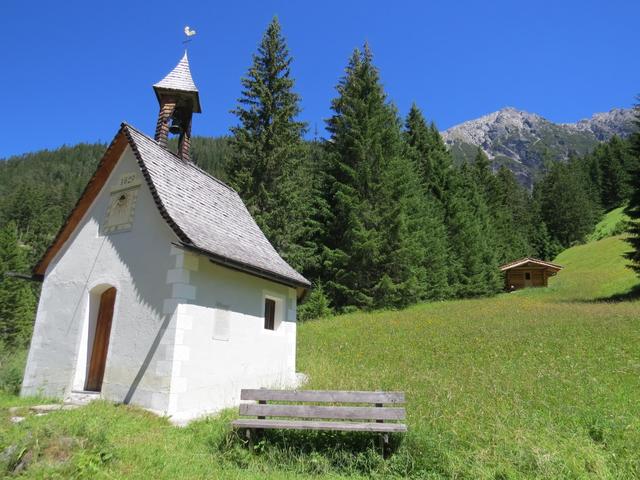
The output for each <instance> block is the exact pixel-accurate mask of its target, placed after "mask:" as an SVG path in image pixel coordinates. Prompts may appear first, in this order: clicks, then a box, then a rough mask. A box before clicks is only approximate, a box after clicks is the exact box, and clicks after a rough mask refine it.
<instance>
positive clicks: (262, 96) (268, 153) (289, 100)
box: [228, 18, 314, 270]
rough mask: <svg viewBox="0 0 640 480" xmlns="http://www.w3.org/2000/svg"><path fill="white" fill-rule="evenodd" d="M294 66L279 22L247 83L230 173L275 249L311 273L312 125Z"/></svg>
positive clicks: (269, 30)
mask: <svg viewBox="0 0 640 480" xmlns="http://www.w3.org/2000/svg"><path fill="white" fill-rule="evenodd" d="M291 62H292V58H291V56H290V54H289V50H288V49H287V46H286V42H285V39H284V37H283V36H282V33H281V29H280V24H279V22H278V20H277V18H274V19H273V20H272V21H271V23H270V24H269V26H268V27H267V30H266V32H265V34H264V36H263V38H262V41H261V43H260V46H259V47H258V53H257V54H256V55H254V56H253V64H252V65H251V67H250V68H249V71H248V72H247V75H246V76H245V77H244V78H243V79H242V86H243V91H242V96H241V97H240V99H239V100H238V103H239V105H238V107H237V108H236V109H235V110H233V113H234V114H235V115H236V116H237V117H238V120H239V125H238V126H236V127H233V128H232V129H231V132H232V134H233V136H232V138H231V140H230V145H231V149H232V155H231V158H230V160H229V164H228V175H229V182H230V183H231V185H232V186H233V187H234V188H235V189H236V190H237V191H238V193H239V194H240V196H241V197H242V199H243V200H244V202H245V204H246V205H247V208H248V209H249V211H250V212H251V214H252V215H253V217H254V218H255V220H256V222H257V223H258V225H259V226H260V227H261V228H262V230H263V231H264V233H265V235H266V236H267V238H268V239H269V240H270V241H271V243H272V244H273V245H274V247H275V248H276V249H277V250H278V251H279V252H280V253H281V255H282V256H283V257H284V258H285V259H286V260H287V261H289V263H291V265H292V266H294V267H296V268H299V269H302V270H306V269H307V268H309V267H310V265H309V261H310V259H313V258H314V256H313V255H312V254H311V255H310V252H309V245H308V242H307V240H308V238H309V236H310V234H311V233H310V229H312V228H313V227H312V226H311V225H309V223H308V222H307V218H308V214H309V202H310V191H309V189H308V185H309V182H308V181H307V173H308V172H307V171H306V167H307V166H306V164H305V162H304V158H305V155H306V151H305V146H304V143H303V141H302V135H303V133H304V131H305V129H306V124H305V123H303V122H300V121H298V120H296V118H297V116H298V114H299V113H300V106H299V102H300V97H299V96H298V94H296V93H295V92H294V91H293V87H294V80H293V78H291Z"/></svg>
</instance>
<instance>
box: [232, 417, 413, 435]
mask: <svg viewBox="0 0 640 480" xmlns="http://www.w3.org/2000/svg"><path fill="white" fill-rule="evenodd" d="M232 425H233V426H234V427H235V428H263V429H268V428H278V429H285V430H338V431H343V432H378V433H384V432H388V433H401V432H406V431H407V426H406V425H404V424H402V423H374V422H362V423H357V422H318V421H309V420H255V419H240V420H234V421H233V422H232Z"/></svg>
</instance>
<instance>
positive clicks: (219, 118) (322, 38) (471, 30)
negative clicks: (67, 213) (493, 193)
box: [0, 0, 640, 158]
mask: <svg viewBox="0 0 640 480" xmlns="http://www.w3.org/2000/svg"><path fill="white" fill-rule="evenodd" d="M274 15H277V16H278V17H279V18H280V21H281V23H282V26H283V31H284V34H285V36H286V38H287V41H288V44H289V48H290V50H291V53H292V55H293V56H294V63H293V75H294V77H295V78H296V80H297V86H296V89H297V91H298V92H299V93H300V94H301V96H302V108H303V112H302V115H301V118H302V119H303V120H305V121H307V122H309V126H310V130H311V132H313V129H314V127H315V126H316V125H317V126H318V128H319V129H320V130H321V131H322V127H323V120H324V119H325V118H327V117H328V116H329V115H330V109H329V105H330V100H331V98H333V97H334V96H335V85H336V83H337V81H338V79H339V78H340V76H341V75H342V73H343V71H344V67H345V65H346V62H347V59H348V57H349V55H350V53H351V52H352V50H353V49H354V48H355V47H357V46H360V45H362V44H363V42H365V41H368V42H369V44H370V45H371V48H372V50H373V53H374V55H375V62H376V64H377V66H378V67H379V68H380V70H381V75H382V81H383V83H384V85H385V88H386V90H387V92H388V94H389V97H390V99H391V100H392V101H393V102H394V103H395V104H396V105H397V106H398V108H399V110H400V112H401V113H402V114H403V115H404V114H405V113H406V112H407V111H408V109H409V107H410V106H411V103H412V102H414V101H415V102H416V103H417V104H418V105H419V106H420V107H421V108H422V109H423V111H424V112H425V115H426V116H427V117H428V118H429V119H432V120H434V121H435V122H436V123H437V125H438V126H439V127H440V128H441V129H445V128H447V127H450V126H452V125H455V124H457V123H460V122H463V121H465V120H469V119H472V118H475V117H478V116H480V115H483V114H486V113H489V112H492V111H495V110H497V109H499V108H501V107H504V106H513V107H516V108H520V109H524V110H528V111H531V112H535V113H539V114H541V115H543V116H545V117H547V118H549V119H550V120H552V121H556V122H571V121H576V120H578V119H580V118H584V117H588V116H590V115H591V114H592V113H594V112H599V111H606V110H609V109H610V108H612V107H629V106H631V105H632V104H633V103H634V101H635V96H636V95H637V94H638V93H640V61H639V60H638V58H639V57H638V45H640V31H639V30H638V25H639V23H638V22H639V21H640V2H639V1H637V0H626V1H621V0H608V1H607V0H602V1H589V0H581V1H574V0H568V1H563V0H555V1H533V0H532V1H527V2H524V1H470V0H469V1H411V2H409V1H398V0H396V1H386V2H380V1H349V0H342V1H334V0H323V1H316V2H309V1H293V0H290V1H270V0H262V1H258V0H256V1H253V0H251V1H249V0H247V1H236V2H233V1H225V2H222V1H217V2H215V1H185V0H172V1H164V0H157V1H154V2H142V1H133V0H129V1H120V0H109V1H90V0H85V1H75V0H72V1H67V0H65V1H61V2H52V1H46V2H45V1H26V0H21V1H14V0H2V3H1V4H0V45H2V46H1V47H0V65H1V66H0V91H2V92H3V93H4V95H3V106H4V109H3V110H4V112H3V114H2V115H0V158H1V157H6V156H8V155H13V154H19V153H23V152H28V151H34V150H38V149H42V148H55V147H57V146H60V145H62V144H74V143H77V142H80V141H89V142H92V141H96V140H102V141H110V140H111V138H112V137H113V135H114V134H115V132H116V131H117V129H118V127H119V125H120V122H121V121H123V120H126V121H128V122H130V123H132V124H133V125H135V126H137V127H138V128H141V129H142V130H144V131H146V132H150V133H152V131H153V128H154V125H155V119H156V113H157V104H156V99H155V97H154V95H153V92H152V89H151V85H152V84H153V83H155V82H156V81H158V80H159V79H160V78H162V77H163V76H164V75H165V74H166V73H168V72H169V70H171V69H172V68H173V67H174V66H175V64H176V63H177V61H178V60H179V58H180V56H181V54H182V44H181V41H182V39H183V34H182V30H183V28H184V26H185V25H187V24H188V25H190V26H192V27H193V28H195V29H196V30H197V31H198V34H197V36H196V37H195V40H194V41H193V42H192V44H191V46H190V47H189V56H190V60H191V67H192V73H193V76H194V79H195V82H196V84H197V85H198V88H199V89H200V91H201V100H202V107H203V113H202V114H201V115H199V116H197V118H196V120H195V121H194V133H195V134H197V135H221V134H225V133H227V132H228V129H229V127H230V126H231V125H233V124H234V122H235V119H234V117H233V116H232V115H231V114H230V113H229V110H231V109H232V108H233V107H234V105H235V103H236V100H237V98H238V96H239V94H240V78H241V76H242V75H243V74H244V73H245V72H246V70H247V67H248V66H249V64H250V62H251V55H252V53H253V52H255V50H256V47H257V45H258V43H259V41H260V38H261V35H262V33H263V31H264V29H265V27H266V25H267V24H268V22H269V21H270V19H271V18H272V17H273V16H274Z"/></svg>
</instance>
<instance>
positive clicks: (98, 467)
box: [0, 237, 640, 479]
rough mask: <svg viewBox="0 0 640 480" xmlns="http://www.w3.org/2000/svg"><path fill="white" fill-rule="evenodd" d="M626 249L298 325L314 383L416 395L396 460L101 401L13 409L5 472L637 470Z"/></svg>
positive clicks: (639, 428)
mask: <svg viewBox="0 0 640 480" xmlns="http://www.w3.org/2000/svg"><path fill="white" fill-rule="evenodd" d="M626 249H627V246H626V244H625V243H624V242H623V241H622V239H621V238H620V237H609V238H605V239H603V240H600V241H597V242H592V243H589V244H586V245H582V246H578V247H574V248H571V249H569V250H567V251H565V252H563V253H562V254H561V255H560V256H559V257H558V258H557V259H556V262H558V263H560V264H562V265H563V266H564V267H565V268H564V270H562V272H560V274H559V275H558V276H557V277H555V278H553V279H552V280H551V285H550V287H549V288H548V289H536V290H528V291H520V292H516V293H511V294H501V295H498V296H497V297H493V298H487V299H478V300H460V301H448V302H440V303H432V304H422V305H418V306H415V307H413V308H409V309H407V310H402V311H397V312H395V311H388V312H375V313H357V314H350V315H343V316H339V317H334V318H326V319H322V320H317V321H311V322H308V323H305V324H302V325H300V328H299V340H298V367H299V370H301V371H304V372H306V373H308V374H309V375H310V379H311V380H310V384H309V385H308V386H307V388H327V389H362V390H366V389H388V390H403V391H405V392H406V394H407V400H408V404H407V410H408V417H409V418H408V425H409V433H408V434H407V435H406V437H405V438H404V440H403V442H402V444H401V446H400V448H399V450H398V451H397V452H396V454H395V455H393V456H392V457H391V458H390V459H389V460H387V461H383V460H381V458H380V456H379V455H378V454H377V453H376V452H375V451H374V450H370V449H368V447H370V446H372V445H375V442H376V439H375V438H372V437H371V436H366V435H365V436H357V435H356V436H349V435H336V434H301V433H297V432H289V433H283V432H274V433H270V434H267V435H266V436H265V437H264V439H263V441H261V442H259V444H258V445H256V448H255V449H254V450H253V451H252V452H250V451H248V450H247V449H246V447H245V446H244V445H243V443H242V440H241V439H240V438H239V437H236V436H234V435H233V434H231V433H230V432H229V421H230V415H231V416H233V415H234V414H235V413H234V412H229V413H227V414H225V415H224V416H222V417H217V418H214V419H210V420H203V421H199V422H194V423H193V424H191V425H190V426H189V427H188V428H185V429H180V428H176V427H172V426H171V425H170V424H169V423H168V422H167V421H166V419H160V418H157V417H155V416H153V415H151V414H149V413H146V412H142V411H140V410H139V409H135V408H130V407H123V406H119V407H118V406H112V405H109V404H107V403H102V402H96V403H94V404H92V405H90V406H88V407H85V408H83V409H80V410H75V411H70V412H59V413H55V414H50V415H47V416H45V417H35V416H30V417H28V418H27V419H26V420H25V421H23V422H22V423H19V424H11V423H10V422H9V420H8V413H7V410H6V409H5V410H2V413H1V414H0V415H1V418H0V452H2V451H3V450H4V451H5V452H7V450H6V449H7V448H10V449H11V448H13V450H9V453H8V454H5V455H3V456H0V468H5V470H7V471H10V470H12V469H13V468H15V466H16V465H19V464H20V463H19V462H20V461H21V460H20V458H23V457H24V456H27V455H29V456H30V457H29V458H30V459H31V460H30V463H29V464H28V466H27V467H26V470H25V471H24V472H23V473H24V476H25V477H28V478H51V477H55V478H158V479H161V478H163V479H164V478H166V479H175V478H185V479H186V478H205V477H207V478H256V479H257V478H260V479H262V478H311V477H313V478H318V477H323V478H371V477H372V476H376V477H377V478H389V477H395V478H420V479H425V478H429V479H453V478H455V479H463V478H469V479H498V478H499V479H521V478H527V479H563V478H566V479H569V478H572V479H573V478H611V479H614V478H615V479H631V478H638V476H640V463H639V461H638V455H637V452H638V451H640V402H639V401H638V392H639V391H640V352H639V350H638V345H639V344H640V301H638V300H626V301H619V300H621V299H623V298H624V297H623V295H624V294H625V293H628V292H629V291H630V290H631V289H632V288H633V286H634V285H636V284H637V278H636V277H634V275H633V274H632V273H631V271H629V270H628V269H626V268H625V266H624V261H623V260H622V258H621V254H622V253H623V252H624V251H625V250H626ZM606 299H610V300H606ZM611 299H614V300H615V301H614V300H611ZM16 401H17V400H16V399H14V398H4V399H0V405H1V404H4V405H5V406H6V405H10V404H12V403H14V402H16ZM12 446H14V447H12ZM11 452H13V453H11ZM18 454H20V456H19V455H18ZM1 471H2V470H1V469H0V472H1Z"/></svg>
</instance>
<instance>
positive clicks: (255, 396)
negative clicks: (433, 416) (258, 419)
mask: <svg viewBox="0 0 640 480" xmlns="http://www.w3.org/2000/svg"><path fill="white" fill-rule="evenodd" d="M240 399H241V400H266V401H283V402H335V403H382V404H385V403H405V402H404V392H360V391H334V390H267V389H261V388H260V389H244V390H242V391H241V392H240Z"/></svg>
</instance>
